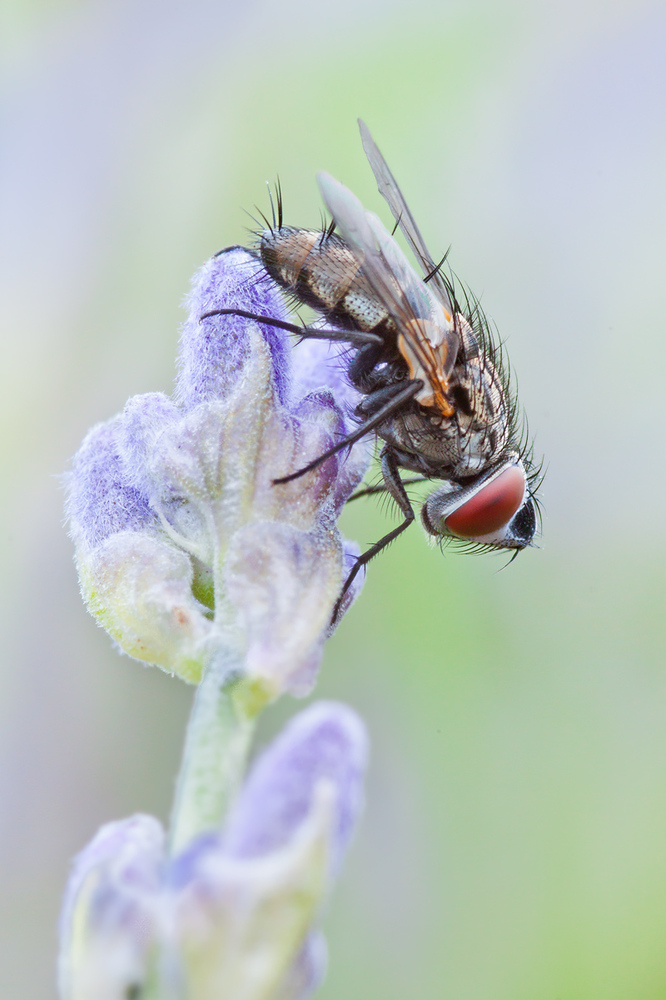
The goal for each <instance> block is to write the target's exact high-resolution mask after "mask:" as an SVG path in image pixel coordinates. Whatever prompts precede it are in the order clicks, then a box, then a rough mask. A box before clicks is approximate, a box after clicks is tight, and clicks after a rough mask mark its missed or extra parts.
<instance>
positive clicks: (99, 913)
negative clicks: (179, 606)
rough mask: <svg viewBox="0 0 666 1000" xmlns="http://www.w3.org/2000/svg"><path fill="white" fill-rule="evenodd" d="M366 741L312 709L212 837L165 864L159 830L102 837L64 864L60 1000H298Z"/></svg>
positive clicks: (311, 977) (315, 964)
mask: <svg viewBox="0 0 666 1000" xmlns="http://www.w3.org/2000/svg"><path fill="white" fill-rule="evenodd" d="M366 755H367V746H366V737H365V732H364V729H363V726H362V724H361V722H360V720H359V719H358V717H357V716H356V715H355V714H354V713H353V712H352V711H351V710H350V709H347V708H345V707H344V706H342V705H338V704H335V703H332V702H328V703H327V702H321V703H318V704H315V705H313V706H311V707H310V708H309V709H307V710H306V711H304V712H301V713H300V714H299V715H298V716H296V718H295V719H293V720H292V722H291V724H290V725H289V726H288V727H287V729H286V730H285V732H284V733H283V734H282V735H281V736H280V737H279V738H278V739H277V740H276V741H275V742H274V743H273V744H272V745H271V746H270V747H269V749H268V750H267V751H265V752H264V754H263V755H262V756H261V757H260V758H259V759H258V761H257V762H256V763H255V765H254V767H253V769H252V771H251V773H250V776H249V778H248V780H247V782H246V784H245V786H244V788H243V790H242V792H241V793H240V795H239V797H238V800H237V801H236V803H235V805H234V807H233V808H232V810H231V812H230V814H229V816H228V819H227V822H226V824H225V826H224V827H223V828H222V829H221V830H219V831H217V832H213V833H208V834H204V835H202V836H199V837H198V838H196V839H195V840H194V841H193V842H192V843H191V844H190V845H189V846H188V847H187V849H186V850H185V851H184V852H182V853H181V854H180V855H177V856H176V857H174V858H173V859H169V858H167V857H166V856H165V853H164V837H163V833H162V830H161V827H160V825H159V824H158V823H157V821H156V820H154V819H152V818H151V817H149V816H135V817H132V818H131V819H128V820H123V821H121V822H118V823H112V824H109V825H108V826H105V827H103V828H102V829H101V830H100V831H99V833H98V834H97V836H96V837H95V838H94V840H93V841H92V842H91V844H89V845H88V847H87V848H85V850H84V851H83V852H82V854H81V855H80V856H79V858H78V859H77V861H76V863H75V866H74V870H73V872H72V876H71V879H70V882H69V886H68V890H67V894H66V898H65V904H64V907H63V915H62V921H61V938H62V947H61V961H60V989H61V995H62V997H63V1000H88V998H94V1000H127V998H128V997H141V998H142V1000H144V998H145V1000H148V998H157V997H159V998H160V1000H177V998H184V997H187V998H196V1000H304V998H305V997H307V996H310V994H311V993H312V991H313V990H314V989H315V988H316V986H317V985H318V983H319V982H320V980H321V978H322V976H323V973H324V969H325V961H326V956H325V944H324V941H323V938H322V936H321V934H320V932H319V931H318V930H317V927H316V925H317V919H318V915H319V913H320V910H321V905H322V900H323V899H324V896H325V894H326V892H327V889H328V886H329V885H330V882H331V879H332V878H333V877H334V876H335V874H336V873H337V870H338V868H339V865H340V862H341V860H342V855H343V854H344V851H345V849H346V847H347V844H348V842H349V838H350V836H351V833H352V830H353V827H354V823H355V820H356V817H357V815H358V811H359V808H360V803H361V788H362V779H363V771H364V768H365V761H366Z"/></svg>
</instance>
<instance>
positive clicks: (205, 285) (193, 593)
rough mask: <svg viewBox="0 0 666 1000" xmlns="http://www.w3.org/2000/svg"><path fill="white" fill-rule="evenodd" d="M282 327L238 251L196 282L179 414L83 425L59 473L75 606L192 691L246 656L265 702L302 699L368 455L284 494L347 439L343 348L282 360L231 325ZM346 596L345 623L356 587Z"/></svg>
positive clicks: (138, 402) (280, 341) (140, 405)
mask: <svg viewBox="0 0 666 1000" xmlns="http://www.w3.org/2000/svg"><path fill="white" fill-rule="evenodd" d="M222 307H226V308H230V307H235V308H242V309H245V310H248V311H253V312H256V313H258V314H260V315H266V316H271V317H274V318H277V319H284V318H286V312H285V307H284V304H283V300H282V296H281V293H280V292H279V290H278V289H277V287H276V286H275V285H274V284H273V283H272V282H271V281H270V279H269V278H268V277H267V275H266V274H265V273H264V271H263V270H262V268H261V266H260V264H259V263H258V262H257V260H256V259H255V258H254V257H253V256H252V255H250V254H249V253H247V251H244V250H241V249H238V248H232V249H231V250H228V251H225V252H223V253H221V254H218V255H217V256H216V257H214V258H212V259H211V260H210V261H208V262H207V263H206V264H205V265H204V267H203V268H202V269H201V271H200V272H199V274H198V275H197V276H196V278H195V282H194V286H193V290H192V293H191V295H190V298H189V317H188V320H187V322H186V324H185V327H184V331H183V337H182V340H181V345H180V353H179V360H178V370H179V374H178V378H177V387H176V394H175V399H174V400H172V399H169V398H168V397H167V396H165V395H164V394H163V393H147V394H145V395H141V396H135V397H134V398H132V399H130V400H129V402H128V403H127V405H126V407H125V410H124V411H123V413H122V414H120V415H118V416H117V417H114V418H113V419H112V420H110V421H107V422H106V423H104V424H99V425H98V426H97V427H94V428H93V429H92V430H91V431H90V433H89V434H88V436H87V437H86V439H85V441H84V443H83V445H82V447H81V449H80V450H79V452H78V453H77V455H76V456H75V458H74V460H73V465H72V470H71V472H70V474H69V476H68V514H69V518H70V525H71V533H72V537H73V538H74V541H75V544H76V554H77V566H78V570H79V577H80V581H81V588H82V592H83V595H84V598H85V600H86V602H87V604H88V606H89V608H90V610H91V611H92V613H93V614H94V615H95V616H96V617H97V619H98V620H99V621H100V623H101V624H102V625H104V627H105V628H106V629H107V630H108V631H109V632H110V634H111V635H112V636H113V638H114V639H115V640H116V641H117V642H118V644H119V645H120V646H121V648H122V649H124V650H125V651H126V652H128V653H129V654H130V655H132V656H135V657H136V658H137V659H141V660H144V661H147V662H149V663H155V664H157V665H159V666H161V667H163V668H165V669H167V670H169V671H173V672H175V673H178V674H179V675H180V676H182V677H184V678H185V679H187V680H190V681H195V682H196V681H198V680H199V679H200V676H201V672H202V669H203V668H204V666H205V664H206V662H207V661H208V659H209V658H210V656H211V653H212V652H213V651H214V650H215V649H216V648H219V646H220V645H221V644H225V643H226V644H228V643H229V642H233V643H235V644H236V645H238V644H239V643H240V644H241V646H242V647H243V649H242V655H243V658H244V663H245V670H246V672H247V674H248V676H250V677H252V678H253V679H254V680H256V682H257V684H258V686H259V688H260V689H261V690H263V691H264V692H265V697H266V698H268V699H270V698H272V697H274V696H275V695H276V694H279V693H280V692H281V691H283V690H289V691H291V692H292V693H294V694H304V693H307V692H308V691H309V690H310V689H311V687H312V684H313V682H314V677H315V675H316V670H317V667H318V663H319V659H320V655H321V648H322V644H323V641H324V639H325V637H326V635H327V633H328V624H329V619H330V616H331V611H332V609H333V606H334V604H335V601H336V599H337V597H338V594H339V592H340V588H341V585H342V583H343V581H344V579H345V577H346V575H347V573H348V570H349V568H350V566H351V565H352V564H353V558H354V557H355V556H356V555H357V554H358V549H357V548H356V547H355V546H354V545H353V544H351V543H348V542H345V541H344V540H343V539H342V538H341V537H340V535H339V533H338V531H337V528H336V518H337V516H338V515H339V513H340V511H341V509H342V507H343V505H344V503H345V501H346V500H347V499H348V497H349V495H350V494H351V492H352V491H353V490H354V488H355V487H356V486H357V484H358V483H359V481H360V479H361V478H362V476H363V474H364V472H365V469H366V467H367V463H368V459H369V448H370V444H369V443H368V442H367V441H363V442H359V443H357V444H356V445H355V446H354V447H353V448H351V449H347V450H345V451H343V452H340V453H338V454H337V455H335V456H333V457H331V458H329V459H328V460H327V461H326V462H324V463H322V465H320V466H319V467H318V468H317V469H315V470H313V471H311V472H310V473H308V474H307V475H305V476H303V477H302V478H300V479H297V480H295V481H293V482H291V483H288V484H284V485H278V486H274V485H273V480H274V479H276V478H279V477H281V476H284V475H288V474H290V473H292V472H294V471H296V470H298V469H300V468H302V467H303V466H304V465H306V464H307V463H308V462H309V461H311V460H312V459H314V458H316V457H317V456H318V455H320V454H321V453H322V452H323V451H325V450H326V449H327V448H329V447H331V445H332V444H334V443H335V442H336V441H337V440H339V439H340V438H341V437H343V436H344V435H346V434H348V433H349V432H350V431H351V430H352V429H353V427H354V426H355V424H354V420H353V410H354V406H355V404H356V402H357V399H358V395H357V393H356V390H354V389H353V388H352V387H351V386H350V384H349V382H348V380H347V378H346V375H345V358H344V352H345V349H344V348H342V349H341V348H340V346H339V345H335V346H331V345H330V344H329V343H328V342H323V341H306V342H304V343H303V344H300V345H297V346H296V347H293V346H292V338H290V335H289V334H287V333H285V332H284V331H282V330H279V329H277V328H275V327H271V326H269V325H266V324H264V325H259V324H257V323H256V322H254V321H250V320H247V319H243V318H240V317H238V316H231V315H224V316H211V317H208V318H205V319H202V317H203V316H204V314H205V313H207V312H210V311H211V310H214V309H219V308H222ZM357 581H358V582H357V585H356V586H354V587H353V588H352V589H351V592H350V593H349V595H348V597H347V599H346V600H345V603H344V605H343V609H342V610H343V612H344V610H346V608H347V607H348V606H349V604H350V603H351V602H352V600H353V599H354V597H355V596H356V594H357V593H358V590H359V589H360V586H361V585H362V575H361V574H359V577H357Z"/></svg>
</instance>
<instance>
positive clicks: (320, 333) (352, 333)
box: [199, 309, 383, 347]
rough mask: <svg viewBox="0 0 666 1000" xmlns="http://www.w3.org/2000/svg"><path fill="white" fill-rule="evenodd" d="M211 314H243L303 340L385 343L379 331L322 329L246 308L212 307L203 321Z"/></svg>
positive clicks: (361, 344)
mask: <svg viewBox="0 0 666 1000" xmlns="http://www.w3.org/2000/svg"><path fill="white" fill-rule="evenodd" d="M211 316H242V317H244V318H245V319H253V320H255V322H257V323H263V324H264V325H265V326H276V327H277V328H278V329H279V330H287V331H288V332H289V333H295V334H297V335H298V336H299V337H300V338H301V340H333V341H342V343H346V344H355V345H356V346H358V347H376V346H378V345H381V344H383V340H382V338H381V337H380V336H379V334H377V333H370V332H367V333H366V332H365V331H364V330H336V329H328V330H327V329H321V328H320V327H317V326H299V325H298V323H288V322H287V321H286V320H283V319H275V318H274V317H273V316H260V315H259V314H258V313H253V312H248V311H247V310H246V309H211V311H210V312H207V313H204V314H203V315H202V316H200V317H199V322H200V323H202V322H203V321H204V320H205V319H210V318H211Z"/></svg>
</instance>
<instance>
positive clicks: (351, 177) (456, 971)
mask: <svg viewBox="0 0 666 1000" xmlns="http://www.w3.org/2000/svg"><path fill="white" fill-rule="evenodd" d="M1 17H2V21H1V22H0V46H1V48H2V69H1V70H0V93H1V99H2V108H3V133H4V135H3V141H2V147H3V159H2V164H1V166H0V200H1V204H2V223H1V232H2V241H1V243H2V254H3V261H2V267H1V268H0V275H1V276H0V286H1V292H2V299H1V302H2V333H3V362H2V366H1V377H2V391H1V392H0V412H1V413H2V419H3V429H2V433H1V434H0V447H1V448H2V466H1V468H2V470H3V475H4V480H3V487H2V491H1V504H2V508H1V513H2V521H1V525H2V531H1V534H2V546H3V555H2V563H1V565H2V570H3V574H2V591H1V597H2V600H1V602H0V607H1V610H0V614H1V615H2V624H3V640H2V641H3V646H2V648H3V650H4V653H5V655H4V657H3V663H2V671H1V673H0V698H1V708H0V741H1V754H0V868H1V871H0V885H1V886H2V904H3V905H2V907H0V996H2V997H3V998H8V1000H9V998H14V997H16V998H21V1000H33V998H34V1000H37V998H40V1000H41V998H52V997H53V996H54V985H53V983H54V961H55V950H56V934H55V925H56V920H57V914H58V907H59V899H60V895H61V892H62V889H63V886H64V883H65V880H66V877H67V870H68V864H69V859H70V858H71V856H72V855H73V854H74V853H75V852H76V851H77V850H79V849H80V848H81V847H82V846H83V845H84V843H85V842H86V841H87V840H88V839H89V838H90V837H91V836H92V834H93V833H94V831H95V830H96V828H97V827H98V826H99V825H100V824H101V823H103V822H106V821H108V820H110V819H113V818H118V817H121V816H124V815H127V814H128V813H131V812H133V811H137V810H141V811H147V812H153V813H155V814H157V815H158V816H160V817H162V818H166V816H167V815H168V810H169V804H170V798H171V793H172V788H173V781H174V775H175V772H176V768H177V761H178V758H179V754H180V748H181V743H182V738H183V729H184V724H185V719H186V716H187V712H188V708H189V703H190V699H191V693H192V692H191V690H189V689H187V688H185V686H184V685H182V684H181V683H180V682H178V681H175V680H172V679H170V678H169V677H167V676H166V675H164V674H162V673H160V672H159V671H157V670H148V669H144V668H142V667H141V666H139V665H137V664H135V663H134V662H132V661H130V660H129V659H127V658H126V657H120V656H118V655H117V654H116V653H115V652H114V651H113V649H112V648H111V645H110V642H109V640H108V638H107V636H106V635H105V634H104V633H103V632H102V631H100V630H99V629H98V628H97V627H96V625H95V624H94V622H93V621H92V619H90V618H89V617H87V615H86V613H85V611H84V609H83V607H82V605H81V603H80V600H79V597H78V592H77V583H76V579H75V574H74V570H73V566H72V563H71V551H70V544H69V542H68V540H67V538H66V537H65V533H64V530H63V527H62V497H61V493H60V489H59V484H58V480H57V478H56V477H57V475H58V474H59V473H60V471H61V470H62V469H63V467H64V466H65V464H66V461H67V459H68V457H69V456H70V455H71V454H72V453H73V452H74V451H75V450H76V448H77V446H78V444H79V442H80V440H81V438H82V436H83V434H84V432H85V431H86V429H87V428H88V427H89V425H91V424H92V423H94V422H96V421H98V420H102V419H105V418H107V417H109V416H110V415H112V414H113V413H115V412H116V411H118V410H119V409H120V408H121V407H122V406H123V404H124V402H125V400H126V398H127V397H128V396H130V395H131V394H133V393H137V392H146V391H150V390H158V389H162V390H166V391H169V388H170V386H171V381H172V378H173V358H174V353H175V347H176V343H177V336H178V328H179V324H180V323H181V321H182V318H183V313H182V310H181V301H182V298H183V296H184V294H185V292H186V291H187V289H188V286H189V280H190V276H191V274H192V272H193V271H194V270H195V268H196V267H197V266H198V265H199V264H200V263H201V262H202V261H203V260H204V259H205V258H206V257H208V256H209V255H210V254H211V253H213V252H214V251H216V250H218V249H219V248H220V247H222V246H225V245H228V244H231V243H235V242H244V241H246V240H247V234H246V230H245V228H244V227H245V226H247V225H250V223H249V221H248V219H247V217H246V216H245V215H244V212H243V209H244V208H245V209H250V210H252V206H253V205H254V204H255V203H256V204H258V205H259V206H260V207H262V208H265V207H266V202H267V199H266V193H265V187H264V182H265V181H266V180H270V181H273V180H274V179H275V177H276V175H277V174H278V173H279V176H280V179H281V182H282V187H283V191H284V198H285V211H286V218H287V221H288V222H289V223H292V224H295V225H317V224H318V222H319V218H320V210H321V207H320V201H319V197H318V194H317V190H316V185H315V181H314V174H315V171H316V170H318V169H326V170H328V171H329V172H331V173H332V174H334V176H336V177H338V178H339V179H340V180H342V181H343V182H344V183H346V184H348V185H349V186H350V187H351V188H352V189H353V190H354V191H355V192H356V193H357V194H358V195H359V196H360V197H361V199H362V200H363V201H364V203H365V204H366V206H368V207H372V208H374V209H375V210H378V211H379V212H380V214H381V215H382V216H383V217H384V218H385V219H386V215H387V213H386V212H385V211H384V206H383V203H381V200H380V198H379V196H378V195H377V193H376V189H375V185H374V181H373V179H372V175H371V173H370V170H369V168H368V166H367V163H366V162H365V160H364V156H363V153H362V150H361V145H360V141H359V138H358V134H357V129H356V117H357V116H358V115H362V116H363V117H364V118H365V120H366V121H367V122H368V123H369V125H370V127H371V128H372V130H373V133H374V135H375V138H376V139H377V141H378V144H379V145H380V147H381V149H382V150H383V152H384V154H385V155H386V158H387V160H388V162H389V163H390V165H391V167H392V169H393V171H394V173H395V174H396V176H397V177H398V179H399V181H400V183H401V185H402V187H403V190H404V192H405V194H406V196H407V198H408V201H409V203H410V206H411V208H412V210H413V212H414V215H415V217H416V219H417V220H419V223H420V225H421V228H422V230H423V232H424V235H425V237H426V239H427V241H428V243H429V244H430V246H431V248H432V251H433V253H434V254H437V252H438V251H444V250H446V248H447V247H448V246H449V245H450V244H451V245H452V247H453V249H452V252H451V258H450V259H451V262H452V264H453V266H454V268H455V270H456V271H457V272H458V273H459V274H460V275H461V276H462V277H463V278H464V279H465V280H466V281H467V282H468V283H469V284H470V285H471V287H472V289H473V290H474V291H475V292H476V294H477V295H480V296H481V299H482V303H483V305H484V307H485V309H486V311H487V312H488V313H489V315H490V316H492V317H493V319H494V320H495V321H496V323H497V325H498V327H499V330H500V332H501V334H502V336H503V337H504V338H505V339H506V340H507V341H508V349H509V353H510V356H511V361H512V364H513V367H514V369H515V371H516V373H517V375H518V377H519V381H520V389H521V399H522V403H523V406H524V407H525V409H526V410H527V412H528V414H529V418H530V426H531V429H532V431H533V433H534V434H535V436H536V447H537V453H542V454H543V455H544V456H545V458H546V463H547V466H548V473H547V478H546V481H545V484H544V487H543V500H544V504H545V511H546V516H545V522H544V534H543V540H542V544H543V548H542V550H534V551H531V552H527V553H525V554H523V555H522V556H521V557H520V558H519V559H518V560H516V562H515V563H513V565H512V566H511V567H510V569H507V570H506V571H505V572H499V573H498V569H499V567H500V566H501V565H502V562H501V561H498V560H497V559H493V558H489V557H484V558H472V557H468V556H467V557H466V556H463V555H453V554H450V555H448V554H447V555H446V556H444V557H442V555H441V554H440V553H439V552H438V551H437V550H436V549H431V548H429V546H428V544H427V542H426V540H425V538H424V537H423V535H422V533H420V531H419V529H418V528H416V527H415V528H412V529H411V530H410V531H409V532H407V533H406V535H405V536H403V537H402V538H401V539H400V540H399V542H397V543H396V544H395V545H394V546H393V547H392V548H391V550H390V551H389V552H388V553H387V554H386V555H384V556H383V557H382V558H381V559H379V560H377V562H376V563H375V564H373V565H372V567H371V569H370V573H369V577H368V582H367V585H366V588H365V592H364V594H363V597H362V599H361V601H360V602H359V603H358V604H357V606H356V607H355V608H354V610H353V611H352V613H351V614H350V615H349V616H348V617H347V618H346V619H345V621H344V623H343V625H342V627H341V628H340V630H339V631H338V633H337V634H336V636H335V637H334V639H333V640H332V641H331V643H330V644H329V647H328V650H327V654H326V658H325V662H324V667H323V670H322V674H321V681H320V684H319V686H318V689H317V692H316V694H317V696H326V697H334V698H339V699H342V700H344V701H346V702H349V703H350V704H352V705H354V706H356V707H357V708H358V709H359V710H360V712H361V713H362V714H363V715H364V716H365V718H366V719H367V722H368V725H369V728H370V732H371V738H372V746H373V756H372V765H371V771H370V775H369V782H368V795H367V800H368V801H367V808H366V813H365V817H364V821H363V825H362V828H361V830H360V832H359V835H358V836H357V838H356V841H355V844H354V846H353V849H352V852H351V855H350V857H349V860H348V864H347V866H346V869H345V872H344V876H343V878H342V881H341V883H340V885H339V886H338V888H337V892H336V894H335V896H334V897H333V899H332V900H331V903H330V906H329V909H328V914H327V917H326V926H327V931H328V938H329V944H330V952H331V968H330V972H329V976H328V979H327V982H326V984H325V986H324V987H323V989H322V990H321V993H320V994H319V995H320V996H321V998H322V1000H342V998H353V1000H356V998H359V1000H402V998H404V997H406V996H409V997H418V998H419V1000H440V998H442V1000H616V998H617V1000H627V998H631V1000H664V998H666V946H665V941H666V725H665V720H666V662H665V657H664V652H665V647H666V623H665V614H664V574H665V571H664V557H665V555H666V531H665V525H664V522H665V516H664V493H665V489H666V475H665V467H664V426H665V423H666V419H665V418H666V401H665V393H664V384H665V377H666V364H665V362H664V350H663V341H664V313H665V309H664V304H665V303H664V277H663V275H664V264H665V261H664V247H665V245H666V239H665V233H666V194H665V184H664V180H665V178H666V127H665V126H666V121H665V116H664V108H665V106H666V101H665V98H666V55H665V52H666V9H665V8H664V6H663V4H661V3H657V2H654V3H641V2H637V0H615V2H605V3H602V2H598V0H578V2H573V0H562V2H558V3H555V2H552V3H548V2H545V3H544V2H541V3H540V2H528V0H523V2H521V0H509V2H506V3H491V2H484V0H471V2H463V0H451V2H449V0H443V2H439V3H435V2H427V0H414V2H412V3H410V4H406V3H400V2H379V0H337V2H335V3H329V2H321V3H317V2H305V0H283V2H282V3H280V4H270V3H267V2H252V0H246V2H245V3H244V4H242V5H241V4H240V3H233V4H231V3H229V2H225V0H215V2H213V0H189V2H188V3H168V2H165V0H163V2H162V3H157V2H156V0H124V2H123V0H120V2H112V0H98V2H93V0H69V2H66V0H61V2H55V0H30V2H27V0H4V3H3V6H2V13H1ZM390 518H391V514H390V512H389V513H386V512H384V511H383V509H382V505H381V503H376V502H375V501H374V500H372V499H369V500H367V501H362V502H359V503H358V504H354V505H353V506H352V508H350V509H349V510H348V512H346V513H345V516H344V522H343V524H344V528H345V531H346V533H347V534H348V535H350V536H351V537H354V538H357V539H358V540H359V541H360V542H361V543H369V542H372V541H374V540H376V539H377V538H378V537H379V536H380V534H381V533H382V532H383V531H384V530H385V527H386V525H387V524H389V523H394V522H392V521H391V520H390ZM295 707H297V706H296V705H295V704H293V703H290V704H286V703H284V704H282V705H280V706H279V707H278V708H276V709H275V710H274V711H273V712H272V714H271V718H270V719H269V720H268V722H267V725H266V728H265V731H264V734H263V737H264V738H266V736H267V735H268V733H269V732H270V731H273V730H274V729H275V728H276V726H277V725H279V723H280V721H281V720H282V719H283V718H284V717H285V716H286V714H288V713H289V712H291V711H293V710H294V708H295Z"/></svg>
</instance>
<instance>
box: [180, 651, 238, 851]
mask: <svg viewBox="0 0 666 1000" xmlns="http://www.w3.org/2000/svg"><path fill="white" fill-rule="evenodd" d="M241 666H242V659H241V657H240V656H239V654H238V653H237V651H236V650H234V649H231V648H224V649H220V650H218V652H217V653H216V654H215V655H214V656H213V657H212V659H211V661H210V663H209V664H208V667H207V669H206V672H205V673H204V676H203V679H202V680H201V683H200V684H199V687H198V689H197V692H196V695H195V697H194V705H193V706H192V714H191V715H190V721H189V723H188V727H187V735H186V737H185V748H184V751H183V760H182V763H181V768H180V774H179V775H178V782H177V784H176V795H175V799H174V805H173V811H172V814H171V830H170V834H169V853H170V854H171V856H173V855H174V854H177V853H178V852H179V851H180V850H182V848H183V847H185V846H186V845H187V844H188V843H189V842H190V841H191V840H192V838H193V837H195V836H197V834H199V833H203V832H204V831H206V830H212V829H216V828H218V827H219V826H220V824H221V823H222V820H223V819H224V816H225V814H226V812H227V810H228V807H229V803H230V802H231V800H232V799H233V797H234V795H235V794H236V792H237V790H238V787H239V785H240V783H241V780H242V777H243V772H244V770H245V763H246V760H247V754H248V750H249V747H250V741H251V739H252V734H253V731H254V719H255V712H253V711H251V710H249V707H248V705H247V703H246V701H245V699H244V698H243V697H242V696H241V697H239V694H241V692H240V690H239V684H238V681H237V680H236V679H235V678H237V677H238V674H239V671H240V668H241Z"/></svg>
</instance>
